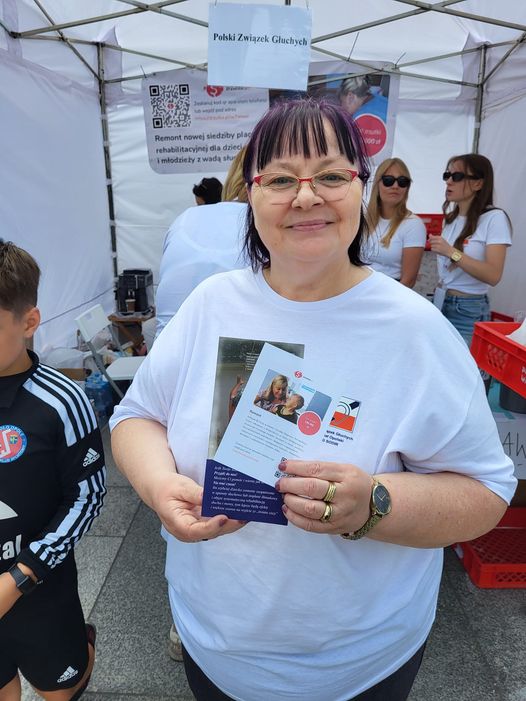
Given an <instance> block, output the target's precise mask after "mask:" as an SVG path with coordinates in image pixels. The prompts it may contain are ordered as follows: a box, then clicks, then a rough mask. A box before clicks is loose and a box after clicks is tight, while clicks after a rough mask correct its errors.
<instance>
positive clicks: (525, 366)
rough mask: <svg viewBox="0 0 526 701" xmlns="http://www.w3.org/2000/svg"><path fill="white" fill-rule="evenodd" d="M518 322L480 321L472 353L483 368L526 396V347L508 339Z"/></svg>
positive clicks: (516, 327) (475, 333)
mask: <svg viewBox="0 0 526 701" xmlns="http://www.w3.org/2000/svg"><path fill="white" fill-rule="evenodd" d="M519 326H520V324H517V323H515V322H500V321H477V323H476V324H475V332H474V334H473V340H472V342H471V354H472V355H473V357H474V358H475V360H476V361H477V365H478V366H479V368H481V370H486V372H489V374H490V375H492V376H493V377H494V378H495V379H496V380H499V381H500V382H502V383H503V384H505V385H507V386H508V387H510V388H511V389H512V390H514V391H515V392H517V394H520V395H521V396H522V397H526V348H525V347H524V346H521V345H520V344H519V343H515V341H512V340H510V339H509V338H506V336H507V334H509V333H511V332H512V331H515V329H518V328H519Z"/></svg>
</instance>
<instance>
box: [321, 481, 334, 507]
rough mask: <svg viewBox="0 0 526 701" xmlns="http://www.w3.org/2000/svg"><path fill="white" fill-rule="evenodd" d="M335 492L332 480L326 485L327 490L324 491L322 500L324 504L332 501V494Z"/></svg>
mask: <svg viewBox="0 0 526 701" xmlns="http://www.w3.org/2000/svg"><path fill="white" fill-rule="evenodd" d="M335 494H336V485H335V484H334V482H329V486H328V487H327V491H326V492H325V496H324V497H323V499H322V501H324V502H325V503H326V504H330V503H331V501H334V495H335Z"/></svg>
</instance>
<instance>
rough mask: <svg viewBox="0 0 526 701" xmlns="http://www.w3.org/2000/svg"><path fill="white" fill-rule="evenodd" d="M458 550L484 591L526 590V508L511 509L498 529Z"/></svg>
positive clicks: (461, 546)
mask: <svg viewBox="0 0 526 701" xmlns="http://www.w3.org/2000/svg"><path fill="white" fill-rule="evenodd" d="M455 551H456V553H457V555H458V556H459V558H460V559H461V560H462V564H463V565H464V567H465V569H466V572H467V573H468V574H469V576H470V579H471V581H472V582H473V583H474V584H476V585H477V586H478V587H480V588H481V589H526V507H510V508H509V509H508V510H507V511H506V513H505V514H504V517H503V518H502V520H501V521H500V523H499V524H498V525H497V527H496V528H494V529H493V530H492V531H490V532H489V533H486V535H483V536H481V537H480V538H476V539H475V540H470V541H468V542H466V543H458V544H457V545H456V546H455Z"/></svg>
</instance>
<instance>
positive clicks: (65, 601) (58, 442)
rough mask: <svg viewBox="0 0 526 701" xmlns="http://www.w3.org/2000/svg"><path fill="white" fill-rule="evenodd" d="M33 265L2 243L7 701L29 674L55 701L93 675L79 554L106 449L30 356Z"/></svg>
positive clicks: (0, 388)
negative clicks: (79, 585)
mask: <svg viewBox="0 0 526 701" xmlns="http://www.w3.org/2000/svg"><path fill="white" fill-rule="evenodd" d="M39 275H40V271H39V269H38V265H37V264H36V262H35V261H34V260H33V258H32V257H31V256H30V255H29V254H28V253H26V252H25V251H23V250H22V249H20V248H18V247H17V246H15V245H14V244H12V243H3V242H2V241H1V240H0V701H3V699H7V698H9V699H18V698H20V678H19V671H20V672H21V673H22V674H23V675H24V676H25V677H26V678H27V679H28V681H29V682H30V683H31V684H32V685H33V687H34V688H35V689H36V690H37V692H38V693H39V694H40V695H41V696H43V697H44V698H47V699H50V700H51V699H53V701H71V700H72V699H77V698H79V697H80V695H81V694H82V692H83V691H84V689H85V688H86V686H87V683H88V681H89V677H90V675H91V670H92V668H93V662H94V656H95V650H94V642H95V640H94V639H95V631H94V628H93V627H92V626H89V625H88V626H86V625H85V622H84V616H83V613H82V608H81V606H80V601H79V598H78V590H77V572H76V566H75V560H74V556H73V548H74V547H75V545H76V543H77V542H78V541H79V539H80V538H81V537H82V535H83V534H84V533H86V532H87V530H88V529H89V528H90V526H91V524H92V522H93V519H94V518H95V517H96V516H97V515H98V514H99V512H100V509H101V507H102V502H103V497H104V494H105V493H106V489H105V467H104V455H103V449H102V441H101V436H100V432H99V429H98V427H97V422H96V419H95V415H94V413H93V410H92V408H91V405H90V403H89V400H88V399H87V397H86V395H85V394H84V393H83V392H82V391H81V390H80V388H79V387H78V386H77V385H76V384H75V383H74V382H71V381H70V380H68V379H67V378H66V377H64V376H63V375H62V374H60V373H59V372H57V371H55V370H53V369H52V368H48V367H46V366H44V365H41V364H40V363H39V360H38V357H37V356H36V354H35V353H32V352H31V351H27V350H26V345H25V344H26V341H27V340H29V339H30V338H31V337H32V336H33V334H34V333H35V331H36V329H37V327H38V325H39V322H40V314H39V311H38V309H37V308H36V306H35V305H36V301H37V299H36V298H37V289H38V281H39Z"/></svg>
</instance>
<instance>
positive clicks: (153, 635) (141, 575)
mask: <svg viewBox="0 0 526 701" xmlns="http://www.w3.org/2000/svg"><path fill="white" fill-rule="evenodd" d="M164 555H165V548H164V541H163V540H162V538H161V536H160V535H159V521H158V519H157V517H156V515H155V514H153V513H152V512H151V511H150V510H149V509H148V508H147V507H145V506H144V505H141V507H140V508H139V510H138V511H137V514H136V516H135V518H134V520H133V522H132V524H131V527H130V530H129V532H128V534H127V536H126V538H125V540H124V542H123V545H122V547H121V549H120V551H119V554H118V556H117V557H116V559H115V561H114V564H113V567H112V569H111V571H110V574H109V576H108V578H107V580H106V583H105V585H104V588H103V590H102V591H101V593H100V596H99V598H98V600H97V603H96V605H95V607H94V609H93V611H92V615H91V620H93V622H94V623H96V625H97V631H98V638H97V643H98V644H97V648H98V655H97V664H96V667H95V671H94V674H93V677H92V683H91V685H90V691H91V692H95V693H102V694H107V693H112V694H117V695H123V694H124V695H125V694H142V695H144V696H146V697H153V698H156V699H159V698H162V697H163V696H170V697H171V698H180V699H181V701H182V700H184V701H186V700H187V699H188V701H190V700H191V699H192V696H191V694H190V691H189V690H188V687H187V684H186V678H185V675H184V671H183V666H182V664H180V663H177V662H174V661H173V660H171V659H170V658H169V657H168V654H167V651H166V649H167V643H168V632H169V629H170V625H171V616H170V611H169V605H168V595H167V586H166V581H165V579H164Z"/></svg>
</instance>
